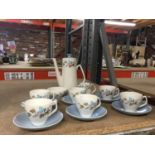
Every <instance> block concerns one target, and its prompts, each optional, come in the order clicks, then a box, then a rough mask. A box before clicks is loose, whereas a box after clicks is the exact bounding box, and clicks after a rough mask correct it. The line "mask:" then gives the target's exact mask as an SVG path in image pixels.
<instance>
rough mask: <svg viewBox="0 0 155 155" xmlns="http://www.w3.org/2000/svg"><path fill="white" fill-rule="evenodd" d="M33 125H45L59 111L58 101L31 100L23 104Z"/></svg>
mask: <svg viewBox="0 0 155 155" xmlns="http://www.w3.org/2000/svg"><path fill="white" fill-rule="evenodd" d="M21 106H22V107H24V109H25V111H26V113H27V116H28V117H29V119H30V121H31V123H32V124H33V125H35V126H41V125H43V124H45V122H46V121H47V119H48V118H49V117H50V116H51V115H52V114H54V113H55V112H56V111H57V110H58V106H57V100H51V99H46V98H40V99H35V98H33V99H29V100H26V101H24V102H22V104H21Z"/></svg>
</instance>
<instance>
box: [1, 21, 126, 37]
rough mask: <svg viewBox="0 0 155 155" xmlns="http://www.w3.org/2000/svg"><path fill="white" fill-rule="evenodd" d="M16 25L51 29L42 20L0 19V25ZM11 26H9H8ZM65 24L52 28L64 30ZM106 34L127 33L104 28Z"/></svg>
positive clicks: (74, 25)
mask: <svg viewBox="0 0 155 155" xmlns="http://www.w3.org/2000/svg"><path fill="white" fill-rule="evenodd" d="M1 22H2V23H4V22H5V23H16V24H27V25H29V26H32V25H35V26H44V27H47V28H48V27H51V25H52V22H44V21H42V20H34V19H33V20H32V19H0V23H1ZM45 23H49V25H46V24H45ZM10 26H11V25H10ZM65 26H66V25H65V24H62V23H54V24H53V29H54V28H57V27H58V28H65ZM77 26H78V24H77V23H73V25H72V28H73V29H75V28H77ZM105 31H106V32H108V33H123V34H127V33H128V32H127V31H126V30H121V29H111V28H106V30H105Z"/></svg>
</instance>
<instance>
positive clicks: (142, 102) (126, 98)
mask: <svg viewBox="0 0 155 155" xmlns="http://www.w3.org/2000/svg"><path fill="white" fill-rule="evenodd" d="M120 101H121V103H122V105H123V107H124V109H125V110H126V111H128V112H135V111H136V110H137V109H139V108H142V107H144V106H147V104H148V100H147V97H146V96H143V95H142V94H140V93H137V92H133V91H132V92H121V93H120Z"/></svg>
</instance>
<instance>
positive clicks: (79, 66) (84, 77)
mask: <svg viewBox="0 0 155 155" xmlns="http://www.w3.org/2000/svg"><path fill="white" fill-rule="evenodd" d="M76 68H77V69H78V68H80V70H81V72H82V75H83V81H82V82H85V81H86V76H85V73H84V71H83V68H82V66H81V65H77V66H76Z"/></svg>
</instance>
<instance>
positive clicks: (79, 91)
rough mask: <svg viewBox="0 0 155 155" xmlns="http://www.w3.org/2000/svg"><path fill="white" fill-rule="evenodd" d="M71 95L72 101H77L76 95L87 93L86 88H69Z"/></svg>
mask: <svg viewBox="0 0 155 155" xmlns="http://www.w3.org/2000/svg"><path fill="white" fill-rule="evenodd" d="M68 92H69V96H70V98H71V100H72V103H75V96H76V95H79V94H85V93H86V88H83V87H73V88H71V89H69V90H68Z"/></svg>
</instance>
